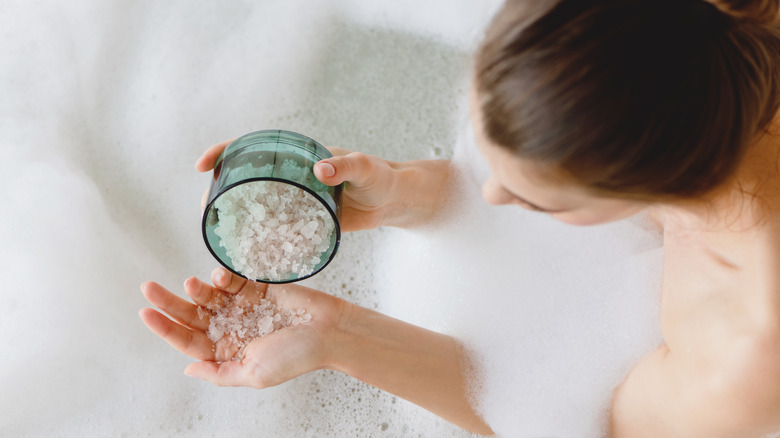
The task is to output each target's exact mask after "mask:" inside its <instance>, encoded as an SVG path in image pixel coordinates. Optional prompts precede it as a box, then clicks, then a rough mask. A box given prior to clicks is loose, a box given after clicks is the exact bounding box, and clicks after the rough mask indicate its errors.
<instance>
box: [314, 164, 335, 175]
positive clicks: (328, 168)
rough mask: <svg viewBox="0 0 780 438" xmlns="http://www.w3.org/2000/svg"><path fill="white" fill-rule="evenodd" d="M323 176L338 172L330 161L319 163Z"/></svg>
mask: <svg viewBox="0 0 780 438" xmlns="http://www.w3.org/2000/svg"><path fill="white" fill-rule="evenodd" d="M317 166H318V167H319V168H320V172H322V175H323V176H333V175H335V174H336V168H335V167H333V165H332V164H330V163H320V164H318V165H317Z"/></svg>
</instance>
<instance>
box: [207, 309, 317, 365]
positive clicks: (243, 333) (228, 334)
mask: <svg viewBox="0 0 780 438" xmlns="http://www.w3.org/2000/svg"><path fill="white" fill-rule="evenodd" d="M224 300H225V301H224V302H223V304H224V305H223V306H221V307H219V308H217V309H204V308H202V307H198V315H199V316H200V317H201V318H203V317H205V316H206V315H208V316H209V328H208V331H207V332H206V334H207V336H208V338H209V339H210V340H211V341H212V342H214V343H217V342H219V341H228V342H229V343H230V344H231V345H233V346H235V348H236V353H235V355H234V356H233V357H230V358H221V359H222V360H234V361H240V360H241V359H243V357H244V349H245V348H246V346H247V345H249V343H250V342H252V341H253V340H255V339H258V338H262V337H263V336H266V335H269V334H271V333H273V332H274V331H276V330H280V329H283V328H285V327H290V326H297V325H300V324H303V323H307V322H309V321H311V315H310V314H308V313H306V310H305V309H288V310H282V309H281V308H280V307H279V306H277V305H276V304H275V303H274V302H273V301H272V300H269V299H265V298H264V299H261V300H260V301H259V302H250V301H249V300H247V299H246V297H244V296H242V295H238V296H226V297H225V298H224Z"/></svg>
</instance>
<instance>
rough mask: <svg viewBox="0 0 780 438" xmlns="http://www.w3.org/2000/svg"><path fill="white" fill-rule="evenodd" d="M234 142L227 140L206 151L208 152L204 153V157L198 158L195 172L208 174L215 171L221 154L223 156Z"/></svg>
mask: <svg viewBox="0 0 780 438" xmlns="http://www.w3.org/2000/svg"><path fill="white" fill-rule="evenodd" d="M233 140H235V139H233ZM233 140H226V141H223V142H221V143H217V144H215V145H214V146H211V147H209V148H208V149H206V151H205V152H203V155H201V156H200V158H198V161H196V162H195V170H197V171H198V172H208V171H209V170H211V169H213V168H214V164H215V163H216V162H217V157H219V154H221V153H222V151H224V150H225V148H226V147H227V146H228V145H229V144H230V142H232V141H233Z"/></svg>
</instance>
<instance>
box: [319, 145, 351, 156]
mask: <svg viewBox="0 0 780 438" xmlns="http://www.w3.org/2000/svg"><path fill="white" fill-rule="evenodd" d="M325 149H327V150H328V152H330V153H331V155H333V156H335V157H343V156H344V155H349V154H351V153H352V151H350V150H348V149H342V148H337V147H331V146H325Z"/></svg>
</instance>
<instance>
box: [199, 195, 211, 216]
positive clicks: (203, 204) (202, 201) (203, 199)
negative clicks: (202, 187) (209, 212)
mask: <svg viewBox="0 0 780 438" xmlns="http://www.w3.org/2000/svg"><path fill="white" fill-rule="evenodd" d="M208 195H209V191H208V190H206V191H205V192H203V196H202V197H201V198H200V212H201V213H203V210H205V209H206V197H207V196H208Z"/></svg>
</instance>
